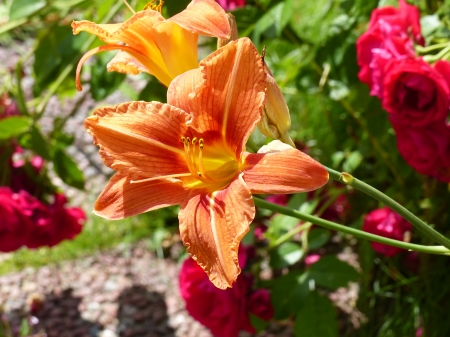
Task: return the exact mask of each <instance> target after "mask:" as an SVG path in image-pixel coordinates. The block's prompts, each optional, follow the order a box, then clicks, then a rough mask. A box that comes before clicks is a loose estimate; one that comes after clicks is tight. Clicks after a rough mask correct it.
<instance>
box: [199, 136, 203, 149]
mask: <svg viewBox="0 0 450 337" xmlns="http://www.w3.org/2000/svg"><path fill="white" fill-rule="evenodd" d="M198 145H199V146H200V148H201V149H203V138H200V140H199V141H198Z"/></svg>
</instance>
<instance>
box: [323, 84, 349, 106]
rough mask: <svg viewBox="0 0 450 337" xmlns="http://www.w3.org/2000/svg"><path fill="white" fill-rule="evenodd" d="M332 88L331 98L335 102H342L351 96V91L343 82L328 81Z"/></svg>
mask: <svg viewBox="0 0 450 337" xmlns="http://www.w3.org/2000/svg"><path fill="white" fill-rule="evenodd" d="M328 85H329V87H330V98H331V99H332V100H333V101H340V100H342V99H344V98H345V97H347V96H348V95H349V94H350V89H349V88H348V87H347V86H346V85H345V84H344V83H342V82H341V81H336V80H328Z"/></svg>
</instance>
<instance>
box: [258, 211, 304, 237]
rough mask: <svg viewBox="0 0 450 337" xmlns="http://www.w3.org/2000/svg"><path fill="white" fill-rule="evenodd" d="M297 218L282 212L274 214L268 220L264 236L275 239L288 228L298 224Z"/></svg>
mask: <svg viewBox="0 0 450 337" xmlns="http://www.w3.org/2000/svg"><path fill="white" fill-rule="evenodd" d="M298 222H299V220H298V219H297V218H293V217H290V216H287V215H283V214H276V215H274V216H273V217H272V219H271V221H270V226H269V228H268V230H267V232H266V237H267V238H268V239H269V240H271V239H274V240H275V239H276V238H278V237H279V236H280V235H282V234H284V233H286V232H287V231H289V230H290V229H292V228H294V227H295V226H296V225H297V224H298Z"/></svg>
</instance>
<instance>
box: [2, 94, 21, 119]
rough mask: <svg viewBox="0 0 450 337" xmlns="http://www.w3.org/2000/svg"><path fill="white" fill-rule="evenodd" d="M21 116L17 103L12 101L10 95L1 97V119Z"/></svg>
mask: <svg viewBox="0 0 450 337" xmlns="http://www.w3.org/2000/svg"><path fill="white" fill-rule="evenodd" d="M19 115H20V111H19V107H18V106H17V103H16V101H14V100H12V99H11V98H10V97H9V96H8V94H3V95H2V96H0V119H3V118H7V117H11V116H19Z"/></svg>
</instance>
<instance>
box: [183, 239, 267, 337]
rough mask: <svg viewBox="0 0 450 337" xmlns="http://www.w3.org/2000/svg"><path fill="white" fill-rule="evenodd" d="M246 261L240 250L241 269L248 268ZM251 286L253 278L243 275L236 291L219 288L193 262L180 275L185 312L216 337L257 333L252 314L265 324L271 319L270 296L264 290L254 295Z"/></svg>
mask: <svg viewBox="0 0 450 337" xmlns="http://www.w3.org/2000/svg"><path fill="white" fill-rule="evenodd" d="M246 259H247V254H246V251H245V248H242V246H241V247H240V249H239V264H240V265H241V267H244V266H245V264H246ZM252 283H253V279H252V276H251V275H246V274H240V275H239V277H238V278H237V281H236V283H234V284H233V288H228V289H225V290H221V289H219V288H216V287H215V286H214V284H213V283H211V281H210V280H209V279H208V276H207V275H206V273H205V272H204V271H203V270H202V268H201V267H200V266H199V265H198V264H197V263H196V262H195V261H194V260H193V259H192V258H189V259H187V260H186V261H184V263H183V266H182V267H181V271H180V293H181V296H182V297H183V299H184V300H185V302H186V310H187V311H188V312H189V314H190V315H191V316H192V317H193V318H195V319H196V320H197V321H199V322H200V323H201V324H203V325H204V326H206V327H208V328H209V329H210V330H211V332H212V333H213V335H214V336H215V337H237V336H238V334H239V331H241V330H244V331H247V332H250V333H255V332H256V330H255V328H254V327H253V326H252V324H251V322H250V314H253V315H255V316H258V317H259V318H261V319H263V320H269V319H271V318H272V316H273V308H272V305H271V303H270V294H269V292H268V291H267V290H265V289H257V290H254V291H252V290H251V286H252Z"/></svg>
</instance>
